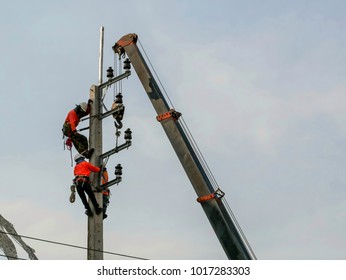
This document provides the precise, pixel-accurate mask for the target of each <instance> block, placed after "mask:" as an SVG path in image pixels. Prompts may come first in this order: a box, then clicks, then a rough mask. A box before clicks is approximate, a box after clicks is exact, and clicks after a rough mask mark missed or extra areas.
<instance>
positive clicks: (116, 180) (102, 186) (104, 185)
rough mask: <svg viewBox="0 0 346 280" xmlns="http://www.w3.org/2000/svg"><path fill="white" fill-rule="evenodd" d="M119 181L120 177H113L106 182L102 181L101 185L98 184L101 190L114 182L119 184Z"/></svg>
mask: <svg viewBox="0 0 346 280" xmlns="http://www.w3.org/2000/svg"><path fill="white" fill-rule="evenodd" d="M120 182H121V177H119V178H115V179H113V180H111V181H109V182H107V183H104V184H103V185H101V186H100V189H101V190H105V189H106V188H108V187H110V186H113V185H115V184H119V183H120Z"/></svg>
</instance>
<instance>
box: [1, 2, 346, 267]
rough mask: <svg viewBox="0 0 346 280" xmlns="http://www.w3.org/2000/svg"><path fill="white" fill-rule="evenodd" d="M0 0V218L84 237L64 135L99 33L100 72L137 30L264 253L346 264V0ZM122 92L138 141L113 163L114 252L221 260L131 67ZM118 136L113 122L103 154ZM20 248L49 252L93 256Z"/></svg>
mask: <svg viewBox="0 0 346 280" xmlns="http://www.w3.org/2000/svg"><path fill="white" fill-rule="evenodd" d="M0 6H1V8H0V32H1V33H0V34H1V44H0V53H1V63H0V82H1V91H0V92H1V93H0V94H1V103H0V106H1V109H0V111H1V116H2V117H1V121H0V125H1V126H0V129H1V133H2V137H1V147H2V149H1V152H0V169H1V174H2V176H1V180H0V188H1V196H0V214H1V215H2V216H3V217H4V218H6V219H7V220H9V221H10V222H11V223H12V224H13V225H14V227H15V228H16V230H17V232H18V233H19V234H21V235H25V236H31V237H35V238H40V239H47V240H51V241H55V242H61V243H68V244H73V245H77V246H81V247H85V246H86V244H87V217H86V216H85V214H84V209H83V205H82V203H81V201H80V199H79V197H77V199H76V202H75V203H74V204H71V203H70V202H69V195H70V185H71V180H72V178H73V167H71V161H70V154H69V152H68V151H66V150H65V151H64V149H63V141H62V133H61V128H62V124H63V122H64V119H65V117H66V114H67V112H68V111H69V110H71V109H72V108H74V106H75V104H77V103H79V102H82V101H87V99H88V98H89V88H90V86H91V85H92V84H97V83H98V52H99V38H100V33H99V31H100V27H101V26H104V27H105V43H104V44H105V49H104V69H106V68H108V67H109V66H113V65H114V55H113V52H112V49H111V47H112V46H113V44H114V43H115V42H116V41H117V40H118V39H120V38H121V37H122V36H123V35H125V34H128V33H136V34H138V36H139V40H140V42H141V44H142V45H143V47H144V49H145V51H146V53H147V54H148V56H149V58H150V60H151V63H152V64H153V65H154V68H155V70H156V72H157V73H158V75H159V77H160V80H161V82H162V83H163V85H164V87H165V89H166V91H167V92H168V94H169V96H170V98H171V100H172V102H173V104H174V107H175V109H176V110H177V111H179V112H182V114H183V117H184V120H185V122H186V123H187V125H188V126H189V129H190V131H191V133H192V134H193V136H194V138H195V140H196V142H197V144H198V145H199V148H200V150H201V151H202V153H203V155H204V158H205V159H206V161H207V163H208V165H209V167H210V169H211V170H212V172H213V174H214V177H215V178H216V180H217V182H218V184H219V186H220V188H221V189H222V190H223V191H224V192H225V193H226V199H227V202H228V204H229V205H230V206H231V208H232V210H233V213H234V214H235V216H236V218H237V220H238V222H239V224H240V225H241V227H242V229H243V231H244V233H245V235H246V237H247V239H248V241H249V243H250V245H251V247H252V249H253V251H254V252H255V254H256V256H257V258H258V259H274V260H276V259H332V260H333V259H345V258H346V252H345V250H344V249H345V246H346V235H345V232H346V224H345V220H346V211H345V205H346V199H345V195H346V188H345V186H346V173H345V165H346V160H345V153H346V141H345V140H346V113H345V109H344V106H345V104H346V97H345V89H346V82H345V72H346V35H345V27H346V19H345V10H346V3H345V1H342V0H340V1H333V0H328V1H327V0H326V1H319V0H317V1H308V0H307V1H302V0H290V1H276V0H275V1H274V0H273V1H229V0H227V1H226V0H219V1H218V0H216V1H215V0H214V1H206V0H190V1H187V0H185V1H183V0H182V1H159V0H146V1H138V0H132V1H110V0H109V1H66V0H61V1H38V0H36V1H35V0H34V1H18V0H12V1H4V0H0ZM113 92H114V90H113V89H110V90H109V93H107V98H106V100H109V104H106V105H107V106H108V107H110V106H111V99H112V97H113ZM122 92H123V96H124V103H125V106H126V115H125V119H124V128H125V129H126V128H128V127H129V128H131V130H132V131H133V145H132V147H131V148H130V149H129V150H128V151H123V152H121V153H119V154H116V155H115V156H113V157H112V158H111V159H110V160H109V163H108V169H109V170H110V177H111V178H113V174H112V172H113V167H114V166H115V165H116V164H117V163H121V164H122V166H123V182H122V183H121V184H119V186H114V187H112V189H111V190H112V197H111V204H110V206H109V208H108V214H109V217H108V218H107V219H106V220H105V222H104V250H105V251H109V252H114V253H121V254H127V255H132V256H138V257H142V258H148V259H226V255H225V253H224V251H223V249H222V248H221V245H220V244H219V242H218V240H217V238H216V236H215V234H214V232H213V230H212V228H211V226H210V224H209V222H208V220H207V218H206V216H205V214H204V211H203V210H202V208H201V206H200V205H199V204H198V203H197V202H196V193H195V192H194V190H193V188H192V186H191V184H190V182H189V180H188V179H187V177H186V175H185V173H184V171H183V168H182V167H181V165H180V162H179V160H178V158H177V157H176V155H175V153H174V150H173V149H172V147H171V145H170V143H169V141H168V139H167V137H166V135H165V133H164V131H163V129H162V128H161V125H160V124H159V123H158V122H157V121H156V119H155V117H156V114H155V111H154V109H153V108H152V105H151V103H150V101H149V99H148V98H147V96H146V94H145V91H144V89H143V88H142V86H141V84H140V82H139V79H138V77H137V76H136V74H135V72H134V71H133V73H132V75H131V76H130V77H129V78H128V79H127V80H125V81H123V83H122ZM107 102H108V101H107ZM86 125H87V123H86V122H85V123H81V125H80V127H83V126H86ZM114 132H115V128H114V125H113V123H112V119H111V118H108V119H106V120H105V121H104V128H103V133H104V150H105V151H106V150H109V149H112V148H113V147H114V145H115V137H114ZM84 135H86V136H88V133H87V132H84ZM120 141H123V140H122V138H121V140H120ZM75 153H76V151H75V150H73V154H75ZM24 241H25V242H26V243H27V244H28V245H30V246H31V247H33V248H34V249H35V250H36V254H37V257H38V258H39V259H52V260H54V259H56V260H59V259H86V256H87V253H86V251H85V250H82V249H76V248H70V247H65V246H59V245H55V244H50V243H44V242H40V241H35V240H30V239H24ZM18 251H19V257H21V258H28V256H27V255H26V254H25V252H23V251H21V249H19V248H18ZM104 258H105V259H124V258H120V257H117V256H114V255H109V254H105V255H104Z"/></svg>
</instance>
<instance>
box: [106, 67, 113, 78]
mask: <svg viewBox="0 0 346 280" xmlns="http://www.w3.org/2000/svg"><path fill="white" fill-rule="evenodd" d="M113 77H114V70H113V68H112V67H109V68H108V69H107V78H108V79H111V78H113Z"/></svg>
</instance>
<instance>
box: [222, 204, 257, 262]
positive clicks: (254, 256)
mask: <svg viewBox="0 0 346 280" xmlns="http://www.w3.org/2000/svg"><path fill="white" fill-rule="evenodd" d="M221 200H222V201H223V202H224V205H225V207H226V208H227V210H228V213H229V214H230V215H231V218H232V220H233V221H234V223H235V225H236V228H237V230H238V232H239V234H240V236H241V238H242V240H243V242H244V243H245V245H246V247H247V249H248V250H249V252H250V254H251V255H252V256H253V258H254V259H256V255H255V253H254V251H253V250H252V248H251V245H250V243H249V241H248V240H247V238H246V236H245V234H244V232H243V230H242V228H241V226H240V225H239V223H238V221H237V219H236V217H235V216H234V214H233V212H232V209H231V207H230V206H229V205H228V203H227V201H226V199H225V198H221Z"/></svg>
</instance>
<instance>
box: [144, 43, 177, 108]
mask: <svg viewBox="0 0 346 280" xmlns="http://www.w3.org/2000/svg"><path fill="white" fill-rule="evenodd" d="M138 43H139V45H140V46H141V49H142V51H143V53H144V55H145V57H146V59H147V61H148V63H149V65H150V67H151V69H152V70H153V72H154V74H155V76H156V78H157V80H158V82H159V84H160V85H161V87H162V89H163V92H164V93H165V95H166V97H167V99H168V101H169V104H170V105H171V106H172V108H174V106H173V103H172V101H171V99H170V98H169V96H168V94H167V92H166V90H165V88H164V86H163V85H162V83H161V80H160V78H159V76H158V75H157V73H156V71H155V69H154V67H153V65H152V64H151V61H150V59H149V57H148V55H147V53H146V52H145V49H144V47H143V45H142V43H141V42H140V40H139V39H138Z"/></svg>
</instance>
